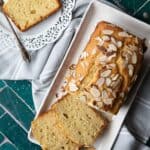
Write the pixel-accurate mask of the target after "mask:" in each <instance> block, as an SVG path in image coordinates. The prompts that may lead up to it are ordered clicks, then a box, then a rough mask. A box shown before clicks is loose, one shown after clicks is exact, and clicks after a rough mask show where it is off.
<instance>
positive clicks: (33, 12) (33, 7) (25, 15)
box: [3, 0, 61, 31]
mask: <svg viewBox="0 0 150 150" xmlns="http://www.w3.org/2000/svg"><path fill="white" fill-rule="evenodd" d="M60 7H61V3H60V0H8V2H6V3H5V4H4V6H3V11H4V13H5V14H6V15H8V16H9V17H10V18H11V20H12V21H13V22H14V23H15V24H16V26H17V27H18V28H19V29H20V30H21V31H25V30H27V29H29V28H30V27H31V26H33V25H35V24H37V23H38V22H40V21H42V20H43V19H45V18H46V17H48V16H50V15H51V14H53V13H54V12H56V11H57V10H59V8H60Z"/></svg>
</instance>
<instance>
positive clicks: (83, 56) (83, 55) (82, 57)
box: [80, 51, 89, 59]
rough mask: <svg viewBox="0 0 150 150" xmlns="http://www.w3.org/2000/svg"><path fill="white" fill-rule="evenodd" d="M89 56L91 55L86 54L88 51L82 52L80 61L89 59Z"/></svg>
mask: <svg viewBox="0 0 150 150" xmlns="http://www.w3.org/2000/svg"><path fill="white" fill-rule="evenodd" d="M88 56H89V54H88V53H87V52H86V51H84V52H82V54H81V55H80V59H84V58H86V57H88Z"/></svg>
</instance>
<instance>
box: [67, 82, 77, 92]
mask: <svg viewBox="0 0 150 150" xmlns="http://www.w3.org/2000/svg"><path fill="white" fill-rule="evenodd" d="M69 89H70V91H71V92H75V91H77V90H78V87H77V86H76V84H75V81H74V80H72V81H71V82H70V83H69Z"/></svg>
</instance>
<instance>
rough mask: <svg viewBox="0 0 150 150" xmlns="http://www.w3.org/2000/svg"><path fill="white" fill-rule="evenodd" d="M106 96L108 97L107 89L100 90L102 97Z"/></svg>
mask: <svg viewBox="0 0 150 150" xmlns="http://www.w3.org/2000/svg"><path fill="white" fill-rule="evenodd" d="M106 98H108V94H107V91H106V90H103V91H102V99H106Z"/></svg>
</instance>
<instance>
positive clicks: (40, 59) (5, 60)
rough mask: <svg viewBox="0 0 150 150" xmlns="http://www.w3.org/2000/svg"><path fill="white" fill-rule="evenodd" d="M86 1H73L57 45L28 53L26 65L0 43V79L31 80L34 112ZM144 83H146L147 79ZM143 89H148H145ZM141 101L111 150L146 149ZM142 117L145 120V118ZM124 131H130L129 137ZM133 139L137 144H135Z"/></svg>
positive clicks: (149, 112) (146, 108) (148, 107)
mask: <svg viewBox="0 0 150 150" xmlns="http://www.w3.org/2000/svg"><path fill="white" fill-rule="evenodd" d="M89 2H90V0H86V1H83V0H77V1H76V5H75V8H74V10H73V19H72V22H71V23H70V25H69V26H68V28H67V29H66V30H65V31H64V33H63V34H62V36H61V37H60V38H59V40H58V41H57V42H55V43H53V44H49V45H47V46H46V47H44V48H42V49H41V50H38V51H34V52H30V54H31V57H32V61H31V63H30V64H27V63H25V62H24V61H23V60H22V58H21V55H18V53H19V50H18V49H17V48H7V49H6V48H5V45H4V43H3V42H2V43H1V44H2V45H3V46H2V48H1V47H0V79H11V80H21V79H27V80H31V83H32V94H33V100H34V104H35V108H36V110H37V109H38V108H39V106H40V104H41V102H42V100H43V97H44V96H45V94H46V93H47V89H48V87H49V86H50V83H51V81H52V79H53V77H54V75H55V73H56V71H57V69H58V67H59V65H60V63H61V61H62V59H63V57H64V55H65V53H66V50H67V49H68V47H69V45H70V42H71V40H72V38H73V36H74V33H75V31H76V29H77V27H78V25H79V23H80V20H81V18H82V15H83V13H84V12H85V9H86V7H87V5H88V4H89ZM3 27H6V29H8V30H10V28H9V26H8V23H7V22H6V20H5V18H4V17H3V15H2V14H0V28H3ZM9 34H11V33H9ZM12 39H13V35H12ZM5 44H7V43H5ZM148 80H149V81H150V79H148ZM149 86H150V82H149ZM146 89H147V90H148V89H149V87H148V86H147V88H146ZM139 99H140V98H139ZM142 99H143V98H142ZM144 100H145V101H146V102H145V101H144V102H143V101H142V100H136V102H135V104H134V105H133V108H132V109H131V110H132V111H131V112H130V113H129V115H128V117H127V120H126V123H125V125H124V127H123V128H122V130H121V132H120V134H119V137H118V139H117V142H116V143H115V145H114V148H113V149H115V150H120V149H121V150H134V149H138V150H148V149H149V148H148V147H147V146H145V145H144V144H142V143H146V141H147V140H148V138H149V133H150V123H149V120H150V101H149V102H148V100H150V96H149V98H148V99H144ZM145 103H146V104H145ZM145 117H146V118H149V119H145ZM127 128H128V129H129V130H130V131H131V132H132V134H131V132H129V131H128V129H127ZM136 138H137V139H138V140H140V141H141V142H139V141H137V140H136Z"/></svg>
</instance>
